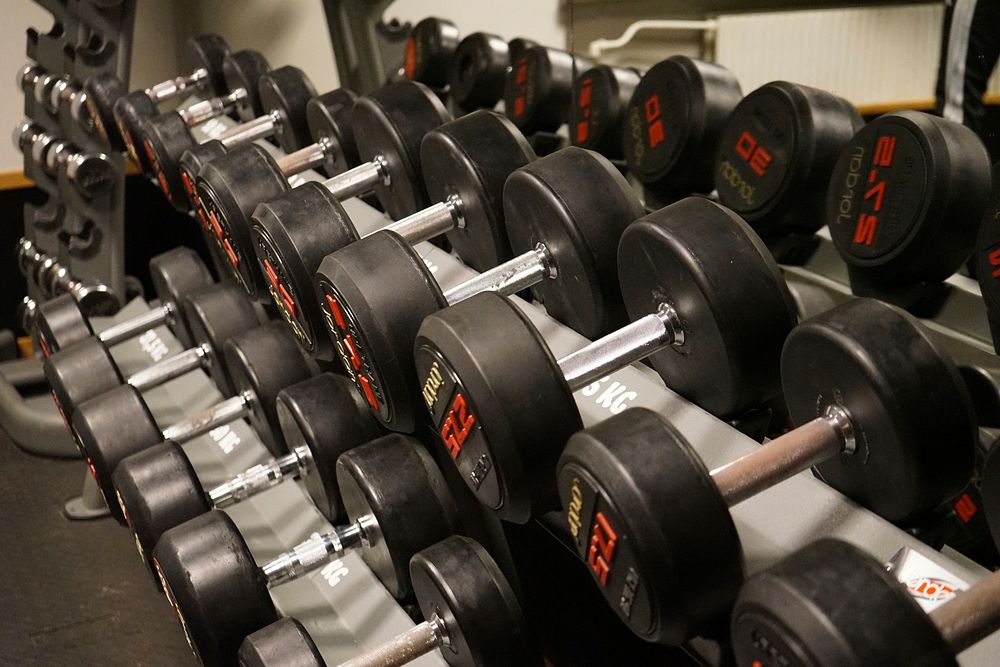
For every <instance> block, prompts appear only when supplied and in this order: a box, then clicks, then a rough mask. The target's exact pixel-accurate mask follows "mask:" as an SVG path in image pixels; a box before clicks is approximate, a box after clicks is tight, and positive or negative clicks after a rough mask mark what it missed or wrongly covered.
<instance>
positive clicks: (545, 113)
mask: <svg viewBox="0 0 1000 667" xmlns="http://www.w3.org/2000/svg"><path fill="white" fill-rule="evenodd" d="M510 65H511V67H510V70H509V72H508V74H507V81H506V85H505V87H504V98H503V99H504V102H503V106H504V113H505V114H507V117H508V118H510V119H511V120H512V121H514V124H515V125H517V127H518V129H519V130H521V131H522V132H524V134H525V136H529V137H532V139H533V141H534V143H535V150H536V151H538V154H539V155H544V154H547V153H550V152H552V151H553V150H555V149H557V148H559V147H560V146H561V144H562V139H561V138H559V137H558V136H557V135H556V134H555V133H556V132H557V131H558V130H559V128H560V127H562V126H563V125H565V124H566V123H567V122H569V120H570V118H571V116H572V113H573V81H574V80H575V79H576V77H577V75H578V74H582V73H583V72H584V71H586V70H588V69H590V68H591V67H592V66H593V63H591V62H590V61H589V60H587V59H586V58H583V57H581V56H576V55H573V54H571V53H567V52H566V51H561V50H559V49H553V48H549V47H546V46H537V45H536V46H532V47H530V48H527V49H524V50H523V51H521V52H520V53H519V54H518V55H517V57H516V58H515V57H513V56H512V57H511V61H510ZM546 149H547V150H546Z"/></svg>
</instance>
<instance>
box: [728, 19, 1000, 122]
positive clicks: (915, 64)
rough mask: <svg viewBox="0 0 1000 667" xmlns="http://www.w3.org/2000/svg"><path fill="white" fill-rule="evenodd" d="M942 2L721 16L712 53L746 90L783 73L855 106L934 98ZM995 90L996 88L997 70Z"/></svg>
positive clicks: (998, 82)
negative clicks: (832, 93)
mask: <svg viewBox="0 0 1000 667" xmlns="http://www.w3.org/2000/svg"><path fill="white" fill-rule="evenodd" d="M942 16H943V6H942V5H937V4H930V5H928V4H919V5H903V6H896V7H877V8H858V9H833V10H815V11H793V12H768V13H759V14H732V15H722V16H720V17H719V19H718V32H717V35H716V52H715V60H716V61H717V62H719V63H721V64H723V65H725V66H726V67H728V68H730V69H731V70H733V72H734V73H735V74H736V76H737V77H738V78H739V81H740V84H741V85H742V86H743V92H744V93H747V92H750V91H751V90H753V89H754V88H756V87H758V86H760V85H761V84H764V83H767V82H768V81H774V80H776V79H784V80H787V81H794V82H796V83H803V84H807V85H812V86H816V87H817V88H823V89H825V90H829V91H832V92H834V93H837V94H838V95H841V96H843V97H845V98H847V99H848V100H850V101H852V102H854V103H855V104H859V105H867V104H893V103H898V102H911V101H917V100H927V99H932V98H933V96H934V82H935V79H936V77H937V66H938V55H939V52H940V48H941V21H942ZM989 90H990V91H991V92H992V91H1000V76H998V75H997V73H996V72H994V76H993V78H992V79H991V81H990V88H989Z"/></svg>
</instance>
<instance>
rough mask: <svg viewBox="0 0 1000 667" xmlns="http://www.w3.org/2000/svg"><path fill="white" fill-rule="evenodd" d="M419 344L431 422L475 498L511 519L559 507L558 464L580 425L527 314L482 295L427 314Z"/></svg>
mask: <svg viewBox="0 0 1000 667" xmlns="http://www.w3.org/2000/svg"><path fill="white" fill-rule="evenodd" d="M414 348H415V351H416V352H415V357H416V369H417V379H418V383H419V385H418V386H420V388H421V393H422V396H423V399H424V403H425V405H426V407H427V409H428V411H429V412H430V414H431V422H432V424H433V428H434V430H435V431H436V432H437V435H438V438H439V439H440V441H441V443H442V444H443V445H444V446H445V448H446V449H447V450H448V453H449V454H450V455H451V458H452V460H453V461H454V463H455V465H456V466H457V467H458V470H459V473H460V474H461V477H462V479H463V480H464V481H465V483H466V484H467V485H468V487H469V488H470V489H471V490H472V492H473V493H475V495H476V498H477V499H478V500H479V501H480V502H481V503H482V504H483V505H485V506H486V507H488V508H490V509H491V510H493V511H494V512H495V513H496V514H497V515H498V516H499V517H500V518H502V519H505V520H508V521H513V522H515V523H526V522H527V521H528V520H529V519H530V518H531V516H532V515H533V513H538V512H540V511H543V510H545V509H554V508H555V507H557V496H556V491H555V488H554V485H553V480H554V473H555V464H556V460H557V459H558V457H559V453H560V451H561V450H562V447H563V445H564V444H565V443H566V440H567V439H569V436H570V435H572V434H573V433H574V432H576V431H578V430H579V429H580V428H581V427H582V424H581V421H580V413H579V412H578V411H577V408H576V402H575V401H574V400H573V393H572V392H571V391H570V388H569V385H567V384H566V379H565V378H564V377H563V374H562V370H561V369H560V368H559V364H558V363H557V362H556V359H555V357H553V355H552V352H551V351H550V350H549V348H548V346H546V344H545V341H544V340H543V339H542V336H541V334H539V333H538V330H537V329H535V327H534V326H533V325H532V324H531V322H530V321H529V320H528V318H527V317H526V316H525V315H524V314H523V313H522V312H521V311H520V310H519V309H518V308H517V306H515V305H514V304H513V302H511V301H510V300H508V299H505V298H504V297H501V296H499V295H497V294H494V293H492V292H485V293H482V294H477V295H475V296H473V297H471V298H469V299H466V300H465V301H462V302H461V303H458V304H456V305H454V306H451V307H449V308H446V309H445V310H442V311H439V312H437V313H434V314H433V315H430V316H429V317H427V318H426V319H425V320H424V322H423V324H422V325H421V326H420V331H419V333H418V334H417V337H416V343H415V344H414Z"/></svg>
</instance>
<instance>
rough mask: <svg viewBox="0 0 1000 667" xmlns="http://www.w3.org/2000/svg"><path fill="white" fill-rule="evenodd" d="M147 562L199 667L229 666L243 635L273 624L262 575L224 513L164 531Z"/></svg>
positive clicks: (206, 515)
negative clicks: (199, 664)
mask: <svg viewBox="0 0 1000 667" xmlns="http://www.w3.org/2000/svg"><path fill="white" fill-rule="evenodd" d="M153 563H154V567H155V568H156V571H157V574H158V576H159V577H160V582H161V583H162V585H163V591H164V592H165V593H166V595H167V600H168V601H169V602H170V606H171V607H173V609H174V612H175V613H176V614H177V618H178V620H180V622H181V627H182V628H183V629H184V635H185V636H186V637H187V640H188V644H189V645H190V646H191V650H193V651H194V653H195V655H196V656H197V658H198V660H200V661H201V664H203V665H205V667H222V666H223V665H232V664H233V661H234V658H235V657H236V652H237V651H238V650H239V646H240V643H241V642H242V641H243V639H244V638H245V637H246V636H247V635H248V634H250V633H252V632H255V631H256V630H259V629H260V628H263V627H265V626H267V625H268V624H270V623H273V622H274V621H276V620H278V613H277V612H276V611H275V609H274V603H273V602H272V601H271V596H270V594H269V593H268V590H267V583H266V582H265V581H264V575H263V574H262V573H261V571H260V569H259V568H258V567H257V565H256V563H254V559H253V555H252V554H251V553H250V550H249V549H248V548H247V545H246V542H245V541H244V540H243V537H242V536H241V535H240V532H239V530H238V529H237V528H236V524H234V523H233V520H232V519H230V518H229V516H228V515H227V514H226V513H224V512H217V511H216V512H208V513H207V514H203V515H201V516H199V517H197V518H195V519H192V520H191V521H188V522H187V523H185V524H182V525H180V526H177V527H176V528H172V529H170V530H168V531H167V532H165V533H164V534H163V537H162V538H160V542H159V543H158V544H157V545H156V548H155V549H154V550H153Z"/></svg>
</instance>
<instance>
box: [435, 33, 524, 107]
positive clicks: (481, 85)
mask: <svg viewBox="0 0 1000 667" xmlns="http://www.w3.org/2000/svg"><path fill="white" fill-rule="evenodd" d="M509 67H510V46H509V45H508V44H507V42H505V41H504V40H503V39H501V38H500V37H498V36H497V35H493V34H490V33H488V32H474V33H472V34H471V35H467V36H465V37H464V38H463V39H462V41H461V42H459V43H458V46H457V47H456V48H455V53H454V54H453V55H452V58H451V62H450V63H449V64H448V99H450V100H451V102H452V104H454V105H455V107H456V108H457V109H459V110H460V111H463V112H466V113H469V112H472V111H475V110H476V109H492V108H494V107H495V106H496V105H497V102H499V101H500V100H501V99H503V91H504V85H505V83H506V80H507V69H508V68H509Z"/></svg>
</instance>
